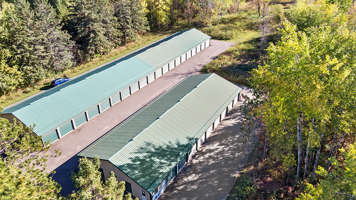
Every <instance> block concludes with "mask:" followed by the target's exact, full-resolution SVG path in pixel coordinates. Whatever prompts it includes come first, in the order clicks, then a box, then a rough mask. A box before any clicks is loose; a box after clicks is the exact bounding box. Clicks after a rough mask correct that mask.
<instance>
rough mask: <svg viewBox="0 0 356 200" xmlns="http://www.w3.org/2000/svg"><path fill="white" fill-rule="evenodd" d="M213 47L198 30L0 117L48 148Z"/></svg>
mask: <svg viewBox="0 0 356 200" xmlns="http://www.w3.org/2000/svg"><path fill="white" fill-rule="evenodd" d="M209 45H210V37H209V36H208V35H206V34H204V33H202V32H200V31H198V30H196V29H190V30H188V31H183V32H179V33H176V34H174V35H171V36H169V37H167V38H165V39H163V40H160V41H158V42H156V43H154V44H152V45H150V46H148V47H145V48H143V49H140V50H138V51H137V52H135V53H133V54H130V55H128V56H126V57H124V58H122V59H119V60H117V61H114V62H112V63H109V64H107V65H105V66H103V67H100V68H98V69H96V70H93V71H91V72H89V73H87V74H85V75H82V76H80V77H78V78H75V79H73V80H72V81H69V82H67V83H65V84H63V85H60V86H57V87H55V88H52V89H50V90H48V91H46V92H43V93H41V94H39V95H36V96H34V97H32V98H29V99H27V100H25V101H23V102H21V103H18V104H16V105H13V106H11V107H8V108H6V109H4V110H3V112H2V115H1V117H5V118H8V119H13V118H17V119H18V120H19V121H21V122H22V123H23V124H25V125H26V126H34V132H35V133H36V134H37V135H39V136H42V140H43V141H44V142H49V143H53V142H55V141H56V140H58V139H59V138H61V137H63V136H65V135H66V134H68V133H70V132H71V131H73V130H74V129H76V128H78V127H79V126H81V125H83V124H84V123H86V122H87V121H89V120H90V119H92V118H94V117H95V116H97V115H99V114H100V113H102V112H104V111H105V110H107V109H109V108H110V107H111V106H113V105H114V104H116V103H118V102H120V101H122V100H124V99H125V98H127V97H128V96H130V95H131V94H133V93H134V92H136V91H138V90H140V89H141V88H143V87H145V86H146V85H147V84H149V83H151V82H152V81H154V80H155V79H157V78H159V77H160V76H162V75H163V74H164V73H166V72H168V71H170V70H172V69H173V68H175V67H177V66H178V65H179V64H180V63H182V62H184V61H185V60H187V59H188V58H190V57H191V56H193V55H195V54H196V53H197V52H199V51H200V50H201V49H204V48H206V47H209Z"/></svg>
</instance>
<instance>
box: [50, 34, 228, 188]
mask: <svg viewBox="0 0 356 200" xmlns="http://www.w3.org/2000/svg"><path fill="white" fill-rule="evenodd" d="M232 45H233V44H232V43H229V42H223V41H216V40H212V41H211V46H210V47H209V48H207V49H204V50H203V51H201V52H200V53H199V54H197V55H196V56H194V57H192V58H190V59H189V60H187V61H186V62H184V63H182V64H181V65H180V66H178V67H177V68H175V69H173V70H172V71H170V72H168V73H166V74H165V75H164V76H162V77H160V78H159V79H157V80H156V81H154V82H153V83H151V84H149V85H148V86H146V87H145V88H143V89H142V90H139V91H138V92H136V93H134V94H133V95H132V96H130V97H128V98H127V99H125V100H124V101H122V102H120V103H118V104H116V105H114V106H113V107H112V108H110V109H109V110H107V111H105V112H104V113H102V114H101V115H99V116H97V117H96V118H94V119H92V120H90V122H88V123H86V124H84V125H83V126H81V127H80V128H78V129H76V130H75V131H73V132H72V133H70V134H68V135H66V136H65V137H63V138H62V139H60V140H59V141H57V142H56V143H54V144H53V145H52V147H51V149H50V152H51V153H53V154H54V153H55V150H58V151H60V152H61V155H60V156H57V157H51V158H49V160H48V162H47V170H48V171H53V170H55V171H56V174H55V175H54V176H53V177H54V179H55V180H56V181H58V182H59V183H60V184H61V185H62V194H64V195H66V194H69V193H70V192H71V191H72V190H73V184H72V182H71V178H70V176H71V174H72V173H73V171H74V170H75V169H76V167H77V162H78V158H77V157H76V154H78V153H79V152H80V151H81V150H83V149H84V148H85V147H87V146H88V145H90V144H91V143H93V142H94V141H95V140H97V139H98V138H100V137H101V136H103V135H104V134H105V133H107V132H108V131H109V130H111V129H112V128H113V127H115V126H116V125H118V124H119V123H120V122H122V121H123V120H125V119H126V118H128V117H129V116H131V115H132V114H133V113H135V112H136V111H137V110H139V109H140V108H142V107H143V106H144V105H146V104H147V103H149V102H151V101H152V100H153V99H155V98H157V97H158V96H159V95H160V94H162V93H164V92H166V91H167V90H169V89H170V88H172V87H173V86H175V85H176V84H177V83H178V82H180V81H181V80H182V79H184V78H185V77H187V76H189V75H192V74H196V73H199V71H200V70H201V69H202V67H203V66H204V65H206V64H208V63H209V62H211V61H212V60H213V59H214V58H216V56H218V55H220V54H221V53H223V52H224V51H226V50H227V49H228V48H229V47H231V46H232Z"/></svg>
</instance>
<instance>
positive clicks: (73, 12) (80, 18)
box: [65, 0, 120, 59]
mask: <svg viewBox="0 0 356 200" xmlns="http://www.w3.org/2000/svg"><path fill="white" fill-rule="evenodd" d="M69 4H70V6H69V9H68V12H69V15H68V16H67V20H66V26H65V27H66V29H67V30H69V32H70V34H71V35H72V38H73V40H75V41H76V43H77V44H78V45H79V48H80V50H82V51H83V53H84V56H83V57H84V58H85V59H87V58H93V57H95V56H96V55H103V54H105V53H107V52H109V51H110V50H111V49H112V48H114V47H115V46H116V45H118V44H119V43H120V41H119V36H120V35H119V32H118V30H117V28H116V24H115V17H114V10H113V6H112V4H111V3H110V2H109V0H70V2H69Z"/></svg>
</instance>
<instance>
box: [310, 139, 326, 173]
mask: <svg viewBox="0 0 356 200" xmlns="http://www.w3.org/2000/svg"><path fill="white" fill-rule="evenodd" d="M323 137H324V134H323V133H322V134H321V136H320V145H319V148H318V151H317V152H316V156H315V161H314V167H313V172H312V177H313V178H314V177H315V171H316V168H317V167H318V162H319V156H320V151H321V142H322V139H323Z"/></svg>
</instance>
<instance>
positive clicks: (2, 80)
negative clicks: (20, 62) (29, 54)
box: [0, 46, 23, 96]
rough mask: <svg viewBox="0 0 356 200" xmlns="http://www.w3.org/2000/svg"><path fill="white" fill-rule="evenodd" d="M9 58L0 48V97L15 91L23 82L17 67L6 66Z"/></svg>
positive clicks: (7, 53) (6, 51)
mask: <svg viewBox="0 0 356 200" xmlns="http://www.w3.org/2000/svg"><path fill="white" fill-rule="evenodd" d="M9 57H10V54H9V51H8V50H6V49H3V48H2V47H1V46H0V96H2V95H4V94H8V93H9V92H11V91H13V90H15V89H17V87H18V86H19V85H20V84H21V83H22V81H23V80H22V75H23V74H22V72H20V71H19V70H18V68H17V66H12V67H10V66H9V65H8V64H7V61H8V59H9Z"/></svg>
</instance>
